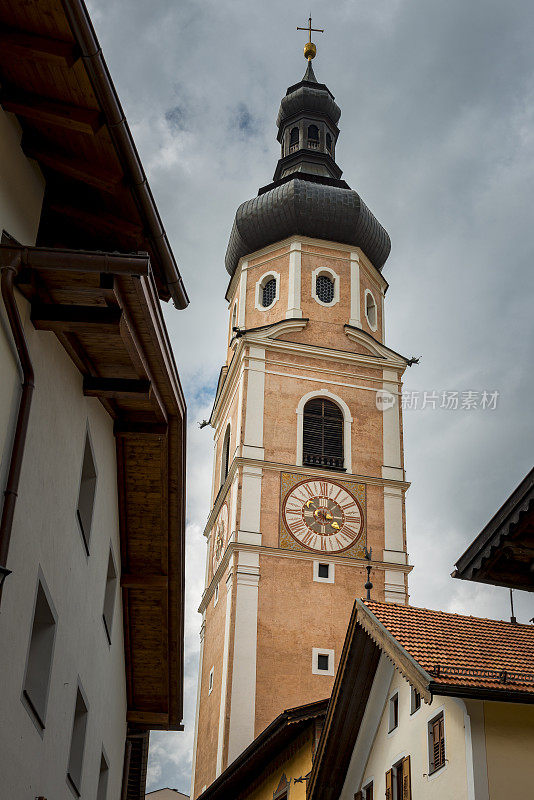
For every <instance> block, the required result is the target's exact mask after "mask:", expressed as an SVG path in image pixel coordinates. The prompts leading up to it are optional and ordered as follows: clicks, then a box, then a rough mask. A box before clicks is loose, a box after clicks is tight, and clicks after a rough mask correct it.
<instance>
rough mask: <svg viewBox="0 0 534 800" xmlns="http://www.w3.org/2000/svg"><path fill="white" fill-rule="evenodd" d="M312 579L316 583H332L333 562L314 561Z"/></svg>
mask: <svg viewBox="0 0 534 800" xmlns="http://www.w3.org/2000/svg"><path fill="white" fill-rule="evenodd" d="M313 580H314V581H317V583H334V564H331V563H330V562H328V561H314V562H313Z"/></svg>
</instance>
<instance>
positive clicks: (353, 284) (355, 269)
mask: <svg viewBox="0 0 534 800" xmlns="http://www.w3.org/2000/svg"><path fill="white" fill-rule="evenodd" d="M349 325H353V326H354V327H355V328H361V327H362V318H361V310H360V256H359V255H358V253H356V252H355V251H351V254H350V319H349Z"/></svg>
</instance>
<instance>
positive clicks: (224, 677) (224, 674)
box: [215, 568, 234, 777]
mask: <svg viewBox="0 0 534 800" xmlns="http://www.w3.org/2000/svg"><path fill="white" fill-rule="evenodd" d="M233 578H234V576H233V573H232V569H231V568H230V570H229V572H228V577H227V578H226V612H225V617H224V644H223V657H222V667H221V697H220V706H219V731H218V738H217V762H216V767H215V777H218V776H219V775H220V774H221V772H222V770H223V749H224V723H225V722H226V689H227V682H228V655H229V651H230V618H231V610H232V584H233Z"/></svg>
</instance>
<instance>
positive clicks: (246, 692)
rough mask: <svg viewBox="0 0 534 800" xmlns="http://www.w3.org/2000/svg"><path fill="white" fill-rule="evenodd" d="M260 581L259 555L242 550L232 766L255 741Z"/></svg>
mask: <svg viewBox="0 0 534 800" xmlns="http://www.w3.org/2000/svg"><path fill="white" fill-rule="evenodd" d="M259 581H260V557H259V554H258V553H253V552H249V551H240V552H239V553H238V565H237V568H236V600H235V623H234V657H233V661H232V697H231V704H230V723H229V731H228V763H229V764H230V763H231V762H232V761H234V759H235V758H237V756H238V755H239V754H240V753H242V752H243V750H245V749H246V747H248V745H249V744H250V743H251V742H252V741H253V739H254V722H255V717H256V648H257V636H258V587H259Z"/></svg>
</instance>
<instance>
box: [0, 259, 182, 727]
mask: <svg viewBox="0 0 534 800" xmlns="http://www.w3.org/2000/svg"><path fill="white" fill-rule="evenodd" d="M17 259H18V270H19V271H18V277H17V286H18V289H19V290H20V291H21V292H22V294H23V295H24V296H25V297H26V299H27V300H28V301H29V302H30V304H31V321H32V323H33V325H34V327H35V328H37V329H38V330H44V331H51V332H53V333H54V334H55V335H56V336H57V338H58V340H59V342H60V343H61V344H62V345H63V347H64V349H65V350H66V352H67V354H68V355H69V356H70V358H71V360H72V362H73V363H74V364H75V365H76V367H77V368H78V370H79V371H80V373H81V375H82V376H83V384H82V386H83V393H84V394H85V395H86V396H88V397H95V398H98V400H99V401H100V402H101V403H102V405H103V406H104V408H105V409H106V411H107V412H108V414H109V415H110V416H111V418H112V419H113V420H114V433H115V437H116V446H117V478H118V497H119V515H120V539H121V586H122V594H123V611H124V631H125V656H126V678H127V696H128V712H127V720H128V722H129V723H130V724H131V725H133V726H140V727H142V728H151V729H163V730H165V729H174V730H179V729H181V720H182V693H183V616H184V538H185V534H184V531H185V511H184V508H185V426H186V406H185V401H184V397H183V393H182V389H181V386H180V381H179V378H178V373H177V369H176V366H175V363H174V359H173V355H172V350H171V346H170V343H169V340H168V336H167V331H166V328H165V324H164V320H163V316H162V312H161V308H160V304H159V300H158V296H157V289H156V284H155V280H154V277H153V274H152V272H151V268H150V259H149V258H148V256H147V255H146V254H145V255H143V254H138V255H128V256H122V255H119V254H116V253H115V254H114V253H93V252H89V253H87V252H80V251H67V250H63V249H62V250H53V249H47V248H21V247H16V246H14V245H12V244H4V245H1V246H0V264H1V266H6V265H7V264H10V263H14V262H16V261H17Z"/></svg>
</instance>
